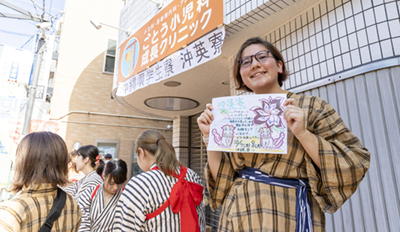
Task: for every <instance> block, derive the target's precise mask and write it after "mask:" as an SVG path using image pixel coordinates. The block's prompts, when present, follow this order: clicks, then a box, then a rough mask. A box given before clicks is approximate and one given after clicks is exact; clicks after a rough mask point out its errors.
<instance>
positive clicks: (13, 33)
mask: <svg viewBox="0 0 400 232" xmlns="http://www.w3.org/2000/svg"><path fill="white" fill-rule="evenodd" d="M0 32H3V33H7V34H12V35H19V36H26V37H30V36H32V35H31V34H23V33H18V32H13V31H6V30H1V29H0Z"/></svg>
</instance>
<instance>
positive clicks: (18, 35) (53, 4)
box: [0, 0, 65, 50]
mask: <svg viewBox="0 0 400 232" xmlns="http://www.w3.org/2000/svg"><path fill="white" fill-rule="evenodd" d="M2 1H4V2H7V3H11V4H12V5H15V6H17V7H19V8H22V9H24V10H26V11H29V12H30V13H31V14H32V15H35V16H36V15H39V16H38V17H40V16H41V15H42V14H43V10H42V9H41V8H43V2H44V5H45V10H46V11H47V12H49V13H50V14H52V15H53V16H55V17H56V18H60V17H61V13H62V11H63V10H64V3H65V0H2ZM34 3H37V5H35V4H34ZM0 13H8V14H16V15H22V14H21V13H19V12H17V11H15V10H12V9H10V8H8V7H6V6H4V5H1V4H0ZM45 16H46V17H47V18H48V19H51V21H53V22H55V19H54V18H52V17H51V16H50V15H49V14H46V13H45ZM38 23H39V22H35V21H32V20H20V19H12V18H5V17H0V44H2V45H8V46H12V47H16V48H22V49H26V50H33V49H34V45H35V40H36V37H35V35H36V34H37V32H38V29H37V28H36V26H35V25H36V24H38ZM53 25H54V26H55V24H53ZM50 33H51V32H50Z"/></svg>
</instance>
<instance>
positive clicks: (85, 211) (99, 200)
mask: <svg viewBox="0 0 400 232" xmlns="http://www.w3.org/2000/svg"><path fill="white" fill-rule="evenodd" d="M127 172H128V167H127V165H126V162H125V161H123V160H121V159H112V160H110V161H109V162H108V163H107V165H106V166H105V169H104V183H103V184H101V185H97V186H96V187H91V188H89V189H87V190H86V191H85V192H83V193H82V195H81V197H80V199H79V202H78V203H79V206H80V207H81V209H82V223H81V227H80V228H79V232H85V231H87V232H107V231H113V225H114V218H115V211H116V207H117V203H118V200H119V198H120V196H121V193H122V190H123V188H122V187H123V185H124V183H125V181H126V179H127Z"/></svg>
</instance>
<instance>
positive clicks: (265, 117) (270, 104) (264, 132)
mask: <svg viewBox="0 0 400 232" xmlns="http://www.w3.org/2000/svg"><path fill="white" fill-rule="evenodd" d="M284 100H285V99H284V98H283V97H275V98H272V97H269V98H268V99H265V98H262V99H259V101H260V102H261V105H262V107H259V106H254V107H252V108H250V110H251V111H253V112H254V113H255V114H256V115H255V116H254V119H253V123H254V124H255V125H262V124H265V127H262V128H260V129H259V130H258V132H259V133H260V145H261V147H263V148H266V149H273V148H277V149H280V148H281V147H282V145H283V140H284V138H285V133H283V132H279V131H278V132H277V133H278V135H277V136H273V134H274V132H273V131H272V129H271V128H272V127H273V126H275V127H276V128H285V126H284V125H283V119H282V117H283V112H284V108H283V106H282V104H283V102H284ZM272 137H277V138H275V139H273V138H272Z"/></svg>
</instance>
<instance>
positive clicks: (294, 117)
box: [283, 98, 321, 168]
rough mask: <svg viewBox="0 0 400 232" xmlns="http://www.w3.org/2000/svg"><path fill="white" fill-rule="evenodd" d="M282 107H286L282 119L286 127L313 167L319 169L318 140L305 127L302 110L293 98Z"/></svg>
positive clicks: (287, 100)
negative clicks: (297, 141) (311, 161)
mask: <svg viewBox="0 0 400 232" xmlns="http://www.w3.org/2000/svg"><path fill="white" fill-rule="evenodd" d="M283 105H284V106H286V109H285V112H284V118H285V120H286V122H287V127H288V128H289V130H290V131H291V132H292V133H293V134H294V135H295V136H296V138H297V139H298V140H299V142H300V143H301V145H302V146H303V148H304V150H305V151H306V152H307V154H308V155H309V156H310V157H311V159H312V160H313V161H314V163H315V165H317V167H318V168H321V159H320V158H319V146H318V139H317V137H316V136H315V135H314V134H313V133H311V132H310V131H309V130H308V129H307V127H306V123H307V121H306V117H305V112H304V110H303V109H301V108H300V107H299V105H297V101H296V99H293V98H289V99H286V101H285V102H284V103H283Z"/></svg>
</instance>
